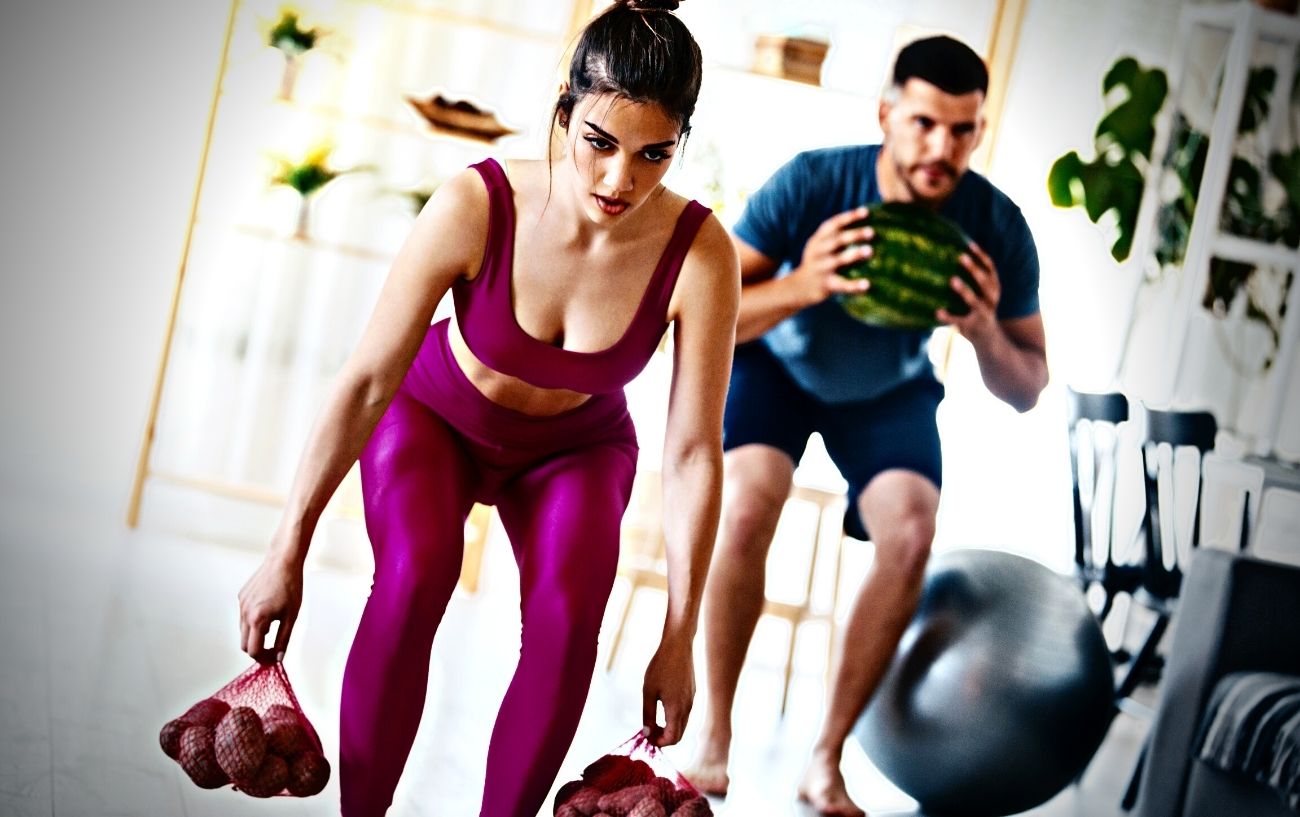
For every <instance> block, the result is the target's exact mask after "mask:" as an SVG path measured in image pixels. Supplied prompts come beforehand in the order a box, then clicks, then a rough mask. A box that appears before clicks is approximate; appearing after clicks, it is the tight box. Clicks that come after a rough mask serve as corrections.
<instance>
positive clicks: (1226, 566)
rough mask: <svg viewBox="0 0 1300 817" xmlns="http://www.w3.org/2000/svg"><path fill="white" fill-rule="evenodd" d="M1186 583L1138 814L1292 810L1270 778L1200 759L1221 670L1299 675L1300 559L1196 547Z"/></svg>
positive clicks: (1263, 814)
mask: <svg viewBox="0 0 1300 817" xmlns="http://www.w3.org/2000/svg"><path fill="white" fill-rule="evenodd" d="M1184 582H1185V583H1184V585H1183V589H1182V602H1181V606H1180V608H1179V611H1178V614H1177V616H1176V618H1175V622H1174V632H1173V643H1172V644H1171V645H1170V650H1169V656H1168V664H1167V666H1166V670H1165V678H1164V688H1163V690H1162V691H1161V696H1160V702H1159V705H1158V708H1157V712H1156V718H1155V721H1154V722H1153V724H1152V727H1151V733H1150V736H1149V738H1148V743H1147V747H1146V760H1145V767H1144V768H1143V771H1142V777H1141V783H1140V786H1139V790H1138V800H1137V804H1136V808H1135V812H1134V813H1135V814H1136V815H1137V817H1210V816H1211V815H1213V817H1226V815H1250V816H1251V817H1274V816H1276V817H1296V812H1294V811H1292V810H1290V809H1289V808H1288V807H1287V806H1286V805H1285V803H1284V802H1283V800H1282V799H1281V798H1280V797H1279V796H1278V795H1277V793H1276V792H1275V791H1274V790H1273V789H1272V788H1270V787H1269V786H1267V785H1264V784H1262V783H1256V782H1254V781H1251V780H1249V779H1247V778H1245V777H1240V776H1236V775H1233V774H1229V773H1227V772H1223V771H1220V770H1219V769H1218V768H1216V767H1214V766H1212V765H1211V764H1209V763H1207V762H1205V761H1202V760H1198V759H1196V753H1197V750H1198V748H1199V747H1198V746H1197V745H1196V743H1197V738H1198V736H1199V735H1200V733H1201V729H1202V723H1203V719H1204V716H1205V712H1206V707H1207V704H1208V703H1209V702H1210V700H1211V696H1212V693H1213V692H1214V689H1215V685H1216V684H1217V683H1218V682H1219V680H1220V679H1222V678H1223V677H1224V676H1226V675H1228V674H1229V673H1234V672H1243V671H1261V672H1274V673H1288V674H1294V675H1296V676H1298V677H1300V568H1296V567H1290V566H1286V565H1282V564H1278V563H1275V562H1266V561H1262V560H1259V559H1255V558H1252V557H1250V556H1244V555H1238V554H1232V553H1226V552H1223V551H1218V550H1211V549H1198V550H1197V552H1196V554H1195V555H1194V556H1193V558H1192V562H1191V566H1190V568H1189V570H1188V573H1187V575H1186V577H1185V580H1184Z"/></svg>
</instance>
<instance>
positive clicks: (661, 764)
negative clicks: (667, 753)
mask: <svg viewBox="0 0 1300 817" xmlns="http://www.w3.org/2000/svg"><path fill="white" fill-rule="evenodd" d="M600 814H604V815H609V817H670V816H671V817H702V816H703V815H712V814H713V810H712V809H711V808H710V807H709V801H708V800H706V799H705V798H704V796H703V795H702V794H700V793H699V791H698V790H697V789H696V788H695V787H694V786H692V785H691V784H690V781H688V780H687V779H686V778H685V777H683V776H682V775H681V774H680V773H678V772H677V770H676V769H674V768H673V767H672V765H671V764H670V763H669V762H668V760H667V759H666V758H665V757H664V756H663V753H662V752H661V751H660V750H659V749H658V748H657V747H656V746H655V745H654V744H652V743H650V742H649V741H648V740H646V738H645V736H644V735H642V734H641V733H640V732H637V733H636V735H635V736H633V737H632V738H631V739H630V740H628V741H627V742H625V743H624V744H623V745H621V746H619V747H618V748H617V749H615V750H614V751H613V752H610V753H609V754H607V755H602V756H601V757H599V758H597V759H596V760H595V761H593V762H592V763H591V764H590V765H589V766H587V768H586V769H584V770H583V772H582V777H581V778H580V779H578V780H572V781H570V782H568V783H565V784H564V785H563V786H561V787H560V790H559V792H558V793H556V795H555V817H595V815H600Z"/></svg>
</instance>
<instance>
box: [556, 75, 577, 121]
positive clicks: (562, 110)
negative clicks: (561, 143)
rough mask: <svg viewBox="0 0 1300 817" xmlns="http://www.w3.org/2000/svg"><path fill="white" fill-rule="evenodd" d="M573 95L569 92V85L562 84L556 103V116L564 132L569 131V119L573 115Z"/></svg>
mask: <svg viewBox="0 0 1300 817" xmlns="http://www.w3.org/2000/svg"><path fill="white" fill-rule="evenodd" d="M573 103H574V99H573V94H571V93H570V92H569V83H567V82H561V83H560V87H559V89H558V92H557V94H556V101H555V116H556V120H557V121H558V122H559V123H560V127H561V128H563V129H564V130H568V129H569V117H570V116H572V115H573Z"/></svg>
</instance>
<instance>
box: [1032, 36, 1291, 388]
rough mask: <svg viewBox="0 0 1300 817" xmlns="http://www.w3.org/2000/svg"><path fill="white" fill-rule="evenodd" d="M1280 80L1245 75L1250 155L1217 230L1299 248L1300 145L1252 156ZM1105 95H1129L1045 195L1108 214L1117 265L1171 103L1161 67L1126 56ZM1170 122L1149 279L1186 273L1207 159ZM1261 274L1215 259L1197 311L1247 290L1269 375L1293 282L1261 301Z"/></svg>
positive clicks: (1183, 126) (1244, 125)
mask: <svg viewBox="0 0 1300 817" xmlns="http://www.w3.org/2000/svg"><path fill="white" fill-rule="evenodd" d="M1276 79H1277V75H1276V71H1274V69H1273V68H1271V67H1267V66H1265V67H1257V68H1254V69H1252V70H1251V72H1250V74H1249V80H1248V82H1247V87H1246V95H1245V102H1244V104H1243V105H1242V112H1241V118H1240V120H1239V122H1238V126H1237V136H1238V144H1239V145H1241V146H1244V147H1245V148H1246V149H1245V151H1244V155H1243V153H1237V154H1236V155H1234V156H1233V159H1232V163H1231V168H1230V170H1229V174H1228V183H1227V189H1226V191H1225V196H1224V206H1223V210H1222V213H1221V215H1220V223H1219V227H1220V229H1222V230H1223V231H1225V232H1228V233H1231V234H1233V235H1237V236H1241V237H1243V238H1249V239H1254V240H1258V241H1264V242H1278V241H1281V242H1283V243H1285V244H1287V245H1288V246H1291V247H1295V246H1297V245H1300V148H1294V149H1292V150H1291V151H1290V152H1288V153H1281V152H1278V151H1273V152H1272V153H1271V154H1270V155H1269V156H1268V157H1267V159H1266V160H1265V159H1264V157H1262V156H1258V155H1254V156H1253V155H1251V150H1250V146H1251V145H1252V144H1254V140H1253V139H1252V137H1253V136H1254V135H1255V134H1256V133H1257V131H1258V130H1259V129H1260V127H1261V126H1262V125H1263V124H1264V123H1265V122H1266V121H1267V119H1268V110H1269V103H1270V96H1271V94H1272V89H1273V86H1274V84H1275V83H1276ZM1102 88H1103V92H1104V93H1110V92H1111V91H1112V90H1113V89H1116V88H1122V89H1124V90H1125V91H1126V92H1127V93H1126V95H1125V96H1124V98H1123V99H1122V100H1121V102H1120V103H1119V104H1117V105H1116V106H1115V107H1114V108H1112V109H1111V110H1110V111H1108V112H1107V113H1106V114H1105V115H1104V116H1103V118H1102V120H1101V121H1100V122H1099V123H1098V125H1097V130H1096V133H1095V134H1094V140H1095V143H1096V151H1097V158H1096V159H1094V160H1093V161H1091V162H1087V163H1085V162H1084V161H1083V160H1082V159H1081V158H1080V157H1079V155H1078V154H1077V153H1076V152H1075V151H1070V152H1069V153H1067V154H1065V155H1063V156H1061V157H1060V158H1059V159H1057V160H1056V162H1055V163H1054V164H1053V165H1052V169H1051V171H1050V172H1049V174H1048V179H1047V188H1048V193H1049V196H1050V197H1051V200H1052V203H1053V204H1055V205H1056V206H1058V207H1075V206H1080V207H1083V208H1084V209H1085V211H1086V212H1087V214H1088V217H1089V218H1090V219H1091V220H1092V221H1093V222H1097V221H1099V220H1100V219H1101V217H1102V216H1103V215H1105V214H1106V213H1108V212H1111V211H1114V213H1115V221H1116V226H1117V228H1118V238H1117V239H1116V241H1115V243H1114V245H1113V246H1112V248H1111V255H1112V256H1113V257H1114V258H1115V260H1116V261H1123V260H1125V259H1126V258H1128V256H1129V254H1130V252H1131V250H1132V246H1133V238H1134V235H1133V233H1134V229H1135V227H1136V223H1137V215H1138V207H1139V205H1140V203H1141V200H1142V191H1143V188H1144V186H1145V180H1146V178H1147V175H1148V171H1149V169H1150V164H1151V151H1152V145H1153V141H1154V135H1155V118H1156V116H1157V115H1158V114H1159V112H1160V110H1161V109H1162V107H1163V106H1164V102H1165V99H1166V97H1167V96H1168V82H1167V79H1166V77H1165V74H1164V72H1163V71H1161V70H1160V69H1159V68H1144V67H1142V66H1141V65H1139V64H1138V63H1137V61H1136V60H1134V59H1133V58H1132V57H1123V58H1121V59H1120V60H1118V61H1117V62H1116V63H1115V64H1114V65H1113V66H1112V67H1111V69H1110V70H1109V71H1108V72H1107V74H1106V77H1105V78H1104V80H1103V82H1102ZM1173 117H1174V119H1173V123H1172V130H1171V135H1170V139H1169V145H1168V149H1167V151H1166V153H1165V156H1164V157H1163V160H1162V166H1163V167H1164V168H1165V169H1166V172H1167V173H1169V174H1171V175H1172V177H1173V179H1174V184H1172V185H1171V187H1172V188H1174V190H1173V194H1172V196H1170V197H1169V198H1168V199H1167V200H1166V201H1163V202H1161V203H1160V205H1159V210H1158V211H1157V213H1156V241H1155V245H1154V248H1153V251H1152V252H1153V256H1154V260H1155V262H1156V263H1155V265H1154V267H1147V268H1146V269H1147V273H1148V276H1149V277H1151V276H1159V275H1163V274H1165V273H1166V272H1168V271H1170V270H1179V269H1181V267H1182V264H1183V261H1184V258H1185V255H1186V252H1187V242H1188V238H1189V235H1190V232H1191V223H1192V217H1193V215H1194V214H1195V211H1196V198H1197V195H1198V193H1199V191H1200V187H1201V179H1202V176H1203V174H1204V170H1205V161H1206V157H1207V155H1208V153H1209V136H1208V135H1207V134H1205V133H1203V132H1201V131H1200V130H1198V129H1196V128H1195V127H1194V126H1193V125H1192V124H1191V122H1190V121H1189V119H1188V117H1187V116H1186V115H1185V114H1184V113H1183V112H1182V111H1181V110H1179V111H1175V112H1174V114H1173ZM1261 167H1266V168H1267V170H1268V173H1269V175H1271V176H1272V177H1273V178H1274V179H1275V180H1276V181H1277V182H1278V183H1279V184H1280V185H1281V188H1282V191H1283V194H1284V195H1283V202H1282V204H1281V206H1280V207H1278V208H1276V209H1275V210H1272V211H1271V210H1270V208H1268V207H1266V206H1265V203H1264V202H1265V190H1264V188H1265V182H1266V179H1265V177H1264V174H1263V173H1262V172H1261ZM1258 274H1259V273H1258V269H1257V267H1256V266H1255V265H1253V264H1247V263H1242V262H1239V261H1232V260H1228V259H1223V258H1218V257H1212V258H1211V259H1210V268H1209V276H1208V283H1207V286H1206V290H1205V292H1204V293H1203V295H1202V297H1201V304H1202V306H1203V307H1204V308H1206V309H1207V310H1209V311H1210V312H1212V313H1213V314H1215V315H1216V316H1220V317H1222V316H1224V315H1226V314H1227V312H1228V310H1229V309H1230V308H1231V306H1232V304H1233V302H1234V301H1235V300H1236V298H1237V297H1238V296H1239V295H1241V294H1243V293H1244V294H1245V297H1246V308H1245V311H1244V315H1245V317H1246V319H1248V320H1252V321H1258V322H1259V323H1261V324H1262V325H1264V326H1265V327H1266V328H1267V330H1268V332H1269V335H1270V336H1271V338H1272V351H1271V352H1270V353H1269V354H1268V355H1267V356H1266V357H1265V358H1264V361H1263V363H1262V367H1263V369H1267V368H1268V367H1269V366H1271V365H1272V362H1273V359H1274V357H1275V355H1276V351H1277V346H1278V343H1279V341H1280V339H1281V325H1280V324H1281V320H1282V313H1283V311H1284V310H1283V309H1282V304H1283V303H1284V302H1285V298H1286V289H1287V288H1289V287H1290V285H1291V282H1290V281H1289V280H1288V281H1287V282H1286V283H1285V285H1284V286H1283V287H1282V291H1281V292H1280V298H1279V297H1278V296H1279V293H1276V292H1275V293H1273V295H1274V297H1271V298H1264V297H1262V295H1261V294H1260V293H1259V291H1258V290H1261V289H1263V288H1262V287H1259V286H1257V283H1258V282H1257V281H1256V278H1257V276H1258Z"/></svg>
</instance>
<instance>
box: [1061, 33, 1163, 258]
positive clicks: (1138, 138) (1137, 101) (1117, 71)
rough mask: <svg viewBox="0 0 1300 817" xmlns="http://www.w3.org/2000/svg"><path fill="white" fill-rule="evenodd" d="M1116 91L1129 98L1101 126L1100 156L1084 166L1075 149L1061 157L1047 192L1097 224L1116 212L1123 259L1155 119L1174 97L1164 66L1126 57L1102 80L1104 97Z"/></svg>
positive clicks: (1116, 251) (1117, 248) (1114, 251)
mask: <svg viewBox="0 0 1300 817" xmlns="http://www.w3.org/2000/svg"><path fill="white" fill-rule="evenodd" d="M1116 88H1119V89H1122V90H1123V91H1125V94H1124V97H1123V98H1122V99H1121V100H1120V101H1119V102H1118V103H1117V104H1116V105H1115V107H1113V108H1111V109H1110V111H1108V112H1107V113H1106V115H1105V116H1104V117H1102V119H1101V121H1100V122H1098V123H1097V131H1096V133H1095V134H1094V135H1093V141H1094V143H1095V147H1096V152H1097V158H1095V159H1093V160H1092V161H1091V162H1084V161H1083V159H1082V158H1081V157H1080V156H1079V154H1078V153H1077V152H1075V151H1070V152H1069V153H1067V154H1065V155H1064V156H1062V157H1061V158H1059V159H1057V160H1056V162H1054V163H1053V164H1052V169H1051V171H1050V172H1049V173H1048V176H1047V191H1048V195H1050V196H1051V199H1052V204H1055V205H1056V206H1057V207H1083V208H1084V211H1085V212H1087V214H1088V218H1089V219H1091V220H1092V221H1093V222H1094V223H1095V222H1097V221H1099V220H1101V217H1102V216H1104V215H1105V214H1106V213H1108V212H1111V211H1114V212H1115V217H1116V224H1117V226H1118V230H1119V236H1118V238H1116V240H1115V243H1114V245H1112V246H1111V250H1110V254H1111V256H1112V257H1114V259H1115V260H1116V261H1123V260H1124V259H1125V258H1128V256H1129V253H1130V252H1131V251H1132V249H1133V232H1134V230H1135V228H1136V226H1137V216H1138V206H1139V205H1140V204H1141V201H1142V186H1143V181H1142V180H1143V172H1144V171H1145V169H1146V167H1147V165H1148V163H1149V162H1150V161H1151V148H1152V145H1153V143H1154V142H1155V118H1156V114H1157V113H1158V112H1159V111H1160V108H1161V106H1162V105H1164V102H1165V96H1167V95H1168V93H1169V80H1168V79H1167V78H1166V76H1165V72H1164V71H1161V70H1160V69H1159V68H1143V67H1142V66H1141V65H1139V64H1138V62H1137V60H1135V59H1133V58H1132V57H1124V58H1122V59H1120V60H1119V61H1118V62H1116V63H1115V64H1114V65H1113V66H1111V69H1110V70H1109V71H1107V72H1106V76H1105V78H1104V79H1103V80H1102V92H1103V93H1105V94H1110V93H1111V92H1112V91H1114V90H1115V89H1116Z"/></svg>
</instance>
